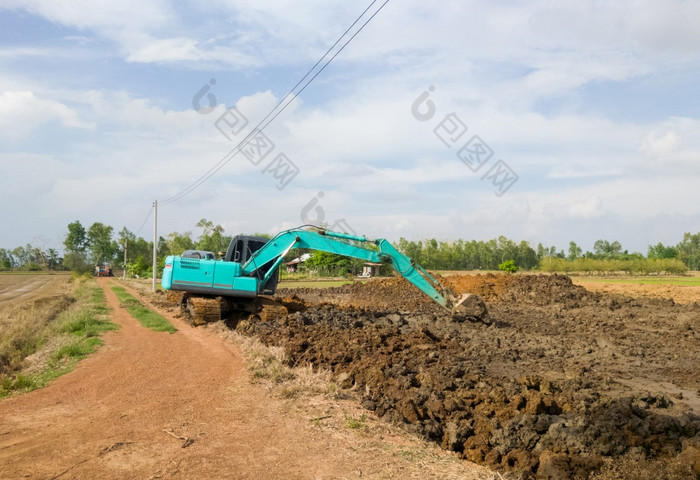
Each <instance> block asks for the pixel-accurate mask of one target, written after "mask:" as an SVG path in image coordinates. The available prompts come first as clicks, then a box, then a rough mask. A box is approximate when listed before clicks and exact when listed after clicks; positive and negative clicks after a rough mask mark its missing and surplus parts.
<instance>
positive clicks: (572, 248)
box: [566, 241, 583, 260]
mask: <svg viewBox="0 0 700 480" xmlns="http://www.w3.org/2000/svg"><path fill="white" fill-rule="evenodd" d="M582 253H583V250H581V247H579V246H578V245H576V242H573V241H572V242H569V255H568V256H567V257H566V258H567V259H569V260H576V259H577V258H579V257H580V256H581V254H582Z"/></svg>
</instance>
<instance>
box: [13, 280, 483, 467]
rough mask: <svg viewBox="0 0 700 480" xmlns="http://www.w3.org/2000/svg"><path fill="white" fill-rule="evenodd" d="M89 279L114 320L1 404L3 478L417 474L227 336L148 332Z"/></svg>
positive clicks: (186, 330) (181, 327)
mask: <svg viewBox="0 0 700 480" xmlns="http://www.w3.org/2000/svg"><path fill="white" fill-rule="evenodd" d="M97 281H98V283H99V284H100V285H101V286H102V287H103V288H104V291H105V295H106V298H107V304H108V305H109V307H110V308H111V309H112V319H113V321H114V322H116V323H118V324H119V325H120V326H121V328H120V329H119V330H118V331H114V332H108V333H106V334H105V335H104V336H103V339H104V341H105V344H104V346H103V347H101V348H100V350H99V351H98V352H97V353H96V354H94V355H92V356H90V357H89V358H87V359H85V360H83V361H82V362H81V363H80V364H79V365H78V367H77V368H76V369H75V371H73V372H72V373H70V374H67V375H64V376H63V377H60V378H59V379H57V380H56V381H54V382H53V383H52V384H51V385H49V386H48V387H46V388H44V389H41V390H36V391H33V392H30V393H28V394H25V395H20V396H17V397H13V398H9V399H6V400H4V401H2V402H0V472H2V473H1V474H0V476H2V477H3V478H29V477H31V478H159V477H161V476H162V477H166V476H171V475H174V474H177V475H178V477H180V478H266V479H276V478H279V479H282V478H285V479H288V478H342V477H345V478H357V477H358V472H360V471H363V472H365V477H367V476H370V477H371V474H372V472H377V473H378V472H384V471H386V468H387V467H389V464H391V465H392V467H393V471H396V472H403V475H402V476H403V478H409V477H410V478H420V477H416V476H415V475H416V474H420V465H412V464H411V465H407V466H406V465H403V467H402V466H401V465H399V466H398V467H397V465H396V462H397V461H399V462H400V461H402V459H400V458H399V459H396V458H393V457H392V453H391V451H390V450H387V449H381V448H374V449H372V450H370V451H369V452H363V451H357V450H355V449H352V448H344V447H343V445H342V441H343V435H342V432H341V435H337V434H331V433H329V432H328V431H325V430H320V429H318V428H314V427H313V425H312V424H311V423H310V422H309V419H310V417H309V416H308V414H306V415H304V414H300V413H298V412H297V411H295V410H294V409H293V408H290V405H289V402H285V401H283V400H279V399H276V398H273V397H271V396H270V395H268V394H267V393H266V392H265V391H264V389H263V388H261V387H259V386H256V385H253V384H251V383H250V381H249V378H248V373H247V371H246V369H245V363H244V360H243V358H242V357H241V355H240V353H239V352H238V351H237V350H236V349H235V348H234V347H233V346H232V345H231V344H228V343H224V342H223V341H222V340H221V339H220V338H219V337H216V336H214V335H211V334H209V333H207V332H206V331H204V330H201V329H194V328H191V327H189V326H188V325H186V324H184V323H183V322H181V321H180V320H179V319H177V318H174V317H173V316H172V315H169V314H167V313H166V312H162V311H161V313H162V314H164V315H166V316H167V317H168V319H169V320H170V321H171V322H172V323H173V324H174V325H175V327H176V328H177V329H178V332H176V333H175V334H172V335H170V334H167V333H163V332H153V331H151V330H148V329H146V328H144V327H142V326H141V325H140V324H139V323H138V322H137V321H136V320H134V319H133V318H131V317H130V316H129V315H128V314H127V312H126V311H125V310H124V309H122V308H120V306H119V302H118V300H117V299H116V297H115V295H114V293H113V292H112V291H111V290H110V289H109V288H107V287H108V285H109V284H110V281H109V280H108V279H98V280H97ZM178 437H179V438H178ZM404 463H406V462H405V461H404ZM413 467H415V468H413ZM401 468H407V470H401ZM411 468H413V471H412V470H411ZM470 468H473V469H474V472H481V474H482V475H483V471H482V470H481V469H479V468H478V467H471V466H468V465H465V468H464V469H461V471H462V473H468V472H469V471H470V470H469V469H470ZM463 478H477V473H473V474H472V475H469V476H466V475H465V476H464V477H463Z"/></svg>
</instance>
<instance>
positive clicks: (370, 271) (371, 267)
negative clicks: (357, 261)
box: [360, 262, 382, 278]
mask: <svg viewBox="0 0 700 480" xmlns="http://www.w3.org/2000/svg"><path fill="white" fill-rule="evenodd" d="M381 266H382V264H381V263H374V262H365V263H364V266H363V267H362V275H360V277H362V278H369V277H377V276H379V269H380V268H381Z"/></svg>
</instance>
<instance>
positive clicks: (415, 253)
mask: <svg viewBox="0 0 700 480" xmlns="http://www.w3.org/2000/svg"><path fill="white" fill-rule="evenodd" d="M195 229H196V230H198V231H199V232H198V233H199V234H198V235H197V236H196V237H195V235H193V232H192V231H186V232H183V233H179V232H171V233H170V234H168V235H167V236H165V237H162V236H161V237H160V238H159V239H158V259H159V262H158V268H159V269H162V268H163V262H164V259H165V257H166V256H167V255H179V254H181V253H182V252H183V251H185V250H193V249H196V250H207V251H212V252H222V251H226V249H227V248H228V244H229V242H230V241H231V236H229V235H226V233H225V230H224V228H223V227H222V226H221V225H215V224H214V223H213V222H212V221H210V220H207V219H205V218H203V219H201V220H200V221H199V222H197V224H196V225H195ZM255 235H258V236H268V235H264V234H259V233H257V234H255ZM395 246H396V247H397V249H398V250H399V251H401V252H402V253H404V254H405V255H407V256H409V257H411V258H412V259H413V260H415V261H416V262H417V263H418V264H420V265H421V266H423V267H424V268H428V269H432V270H497V269H498V268H499V265H502V264H503V263H505V262H510V261H512V262H513V264H514V265H515V266H517V268H519V269H523V270H533V269H541V270H543V271H589V272H592V271H627V272H630V273H632V272H634V273H650V272H657V271H664V272H668V273H679V272H681V271H684V270H683V269H684V268H685V269H686V270H687V269H688V268H689V269H691V270H700V233H695V234H691V233H686V234H685V235H684V236H683V240H682V241H681V242H679V243H678V244H676V245H663V244H662V243H657V244H656V245H650V246H649V248H648V251H647V254H646V256H645V255H643V254H642V253H639V252H632V253H629V252H628V251H627V250H624V249H623V247H622V245H621V244H620V242H618V241H612V242H610V241H608V240H602V239H601V240H597V241H596V242H595V243H594V244H593V250H592V251H586V252H584V251H583V249H582V248H581V247H580V246H579V245H577V244H576V242H573V241H571V242H569V246H568V249H567V250H566V251H565V250H563V249H557V248H556V247H554V246H544V245H543V244H542V243H539V244H538V245H537V247H535V248H533V247H531V246H530V244H529V243H528V242H526V241H520V242H516V241H513V240H511V239H509V238H506V237H504V236H500V237H498V238H495V239H491V240H486V241H483V240H456V241H440V240H437V239H428V240H407V239H405V238H403V237H402V238H400V239H399V241H398V242H396V244H395ZM63 247H64V252H65V254H64V256H63V257H60V256H59V252H58V251H57V250H55V249H52V248H50V249H48V250H46V251H44V250H43V249H41V248H38V247H34V246H32V245H30V244H27V245H26V246H24V247H17V248H14V249H11V250H9V249H4V248H0V270H29V271H40V270H73V271H77V272H90V271H93V269H94V267H95V265H99V264H109V265H117V266H119V268H121V267H123V266H124V264H125V266H126V269H127V272H128V273H129V274H130V275H139V276H147V275H150V274H151V269H152V264H153V242H152V241H147V240H145V239H144V238H143V237H137V236H136V234H134V233H133V232H131V231H129V230H128V229H127V228H126V227H124V228H122V229H121V230H120V231H119V232H116V233H115V230H114V228H113V227H112V226H110V225H105V224H103V223H100V222H95V223H93V224H92V225H90V227H88V228H85V227H84V226H83V225H82V224H81V222H80V221H78V220H76V221H74V222H71V223H70V224H68V226H67V232H66V235H65V239H64V241H63ZM312 254H313V255H312V258H311V259H310V260H309V261H308V262H307V263H308V264H307V269H308V268H312V269H315V270H316V271H319V272H324V273H327V274H343V273H347V274H355V273H357V270H358V268H359V269H361V267H362V265H361V262H359V263H358V262H357V261H353V260H349V259H347V258H345V257H342V256H340V255H333V254H327V253H323V252H312ZM295 255H300V252H295ZM125 257H126V262H124V258H125ZM672 260H673V261H672ZM613 261H614V262H613ZM605 262H607V263H605Z"/></svg>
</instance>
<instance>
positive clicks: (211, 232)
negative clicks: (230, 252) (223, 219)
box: [196, 218, 231, 253]
mask: <svg viewBox="0 0 700 480" xmlns="http://www.w3.org/2000/svg"><path fill="white" fill-rule="evenodd" d="M197 227H199V228H201V229H202V235H201V236H200V237H199V240H198V241H197V244H196V246H197V248H198V249H199V250H207V251H209V252H214V253H217V252H225V251H226V249H227V248H228V244H229V243H230V242H231V237H229V236H225V235H224V228H223V227H222V226H221V225H214V223H213V222H211V221H209V220H207V219H206V218H203V219H201V220H200V221H199V222H197Z"/></svg>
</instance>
